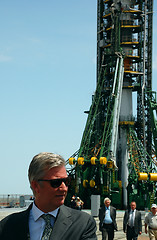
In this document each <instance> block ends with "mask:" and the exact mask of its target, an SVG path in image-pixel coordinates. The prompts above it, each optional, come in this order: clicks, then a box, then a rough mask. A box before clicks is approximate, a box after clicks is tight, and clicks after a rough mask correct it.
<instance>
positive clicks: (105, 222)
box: [99, 198, 117, 240]
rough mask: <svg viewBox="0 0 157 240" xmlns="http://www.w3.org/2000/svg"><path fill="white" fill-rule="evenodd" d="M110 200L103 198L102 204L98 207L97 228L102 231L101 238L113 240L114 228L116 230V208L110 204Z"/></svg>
mask: <svg viewBox="0 0 157 240" xmlns="http://www.w3.org/2000/svg"><path fill="white" fill-rule="evenodd" d="M110 203H111V200H110V199H109V198H105V199H104V205H103V206H102V208H100V209H99V220H100V223H99V230H100V231H101V232H102V239H103V240H106V239H108V240H113V239H114V230H116V231H117V223H116V208H114V207H112V206H110Z"/></svg>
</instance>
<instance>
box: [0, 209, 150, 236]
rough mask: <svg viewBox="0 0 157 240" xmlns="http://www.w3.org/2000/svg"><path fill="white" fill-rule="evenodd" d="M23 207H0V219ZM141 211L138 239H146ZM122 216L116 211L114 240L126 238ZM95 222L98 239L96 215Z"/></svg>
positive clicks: (122, 212) (99, 234)
mask: <svg viewBox="0 0 157 240" xmlns="http://www.w3.org/2000/svg"><path fill="white" fill-rule="evenodd" d="M23 210H24V208H5V209H4V208H1V209H0V220H1V219H3V218H4V217H5V216H7V215H9V214H11V213H14V212H19V211H23ZM84 211H86V212H87V213H89V214H90V210H84ZM141 213H142V234H141V236H139V237H138V240H148V239H149V237H148V234H147V235H146V234H145V233H144V216H145V212H141ZM123 216H124V211H117V219H116V220H117V225H118V231H117V232H115V237H114V240H117V239H120V240H125V239H126V235H125V233H123ZM94 218H95V220H96V223H97V238H98V240H102V235H101V232H100V231H99V219H98V217H94Z"/></svg>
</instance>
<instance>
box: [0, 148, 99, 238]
mask: <svg viewBox="0 0 157 240" xmlns="http://www.w3.org/2000/svg"><path fill="white" fill-rule="evenodd" d="M28 176H29V181H30V186H31V188H32V190H33V193H34V197H35V200H34V202H33V203H32V204H31V205H30V206H29V208H28V209H26V210H25V211H22V212H18V213H13V214H11V215H9V216H7V217H6V218H4V219H3V220H1V222H0V239H1V240H28V239H30V240H43V239H47V240H48V239H50V240H74V239H75V240H84V239H90V240H96V239H97V237H96V223H95V220H94V218H93V217H92V216H91V215H89V214H87V213H85V212H82V211H77V210H74V209H72V208H69V207H66V206H65V205H64V200H65V197H66V195H67V190H68V185H69V183H70V181H69V178H68V176H67V172H66V169H65V160H64V159H63V158H62V157H61V156H60V155H57V154H53V153H39V154H38V155H36V156H34V158H33V159H32V161H31V163H30V166H29V171H28Z"/></svg>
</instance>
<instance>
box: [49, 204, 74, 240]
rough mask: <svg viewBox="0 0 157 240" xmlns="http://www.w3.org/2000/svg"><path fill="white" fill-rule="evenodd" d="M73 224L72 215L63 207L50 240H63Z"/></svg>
mask: <svg viewBox="0 0 157 240" xmlns="http://www.w3.org/2000/svg"><path fill="white" fill-rule="evenodd" d="M71 224H72V220H71V213H70V212H69V211H68V210H67V208H66V207H65V206H64V205H63V206H61V207H60V210H59V213H58V216H57V219H56V221H55V224H54V227H53V231H52V234H51V236H50V239H53V240H58V239H62V237H63V236H64V234H65V233H66V231H67V230H68V228H69V227H70V226H71ZM63 239H64V237H63Z"/></svg>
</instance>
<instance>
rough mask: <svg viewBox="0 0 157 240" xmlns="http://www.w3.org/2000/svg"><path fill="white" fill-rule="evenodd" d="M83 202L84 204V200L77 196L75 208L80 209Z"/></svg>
mask: <svg viewBox="0 0 157 240" xmlns="http://www.w3.org/2000/svg"><path fill="white" fill-rule="evenodd" d="M83 204H84V202H83V201H82V200H81V199H80V198H79V197H77V198H76V209H77V210H81V209H82V208H83Z"/></svg>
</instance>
